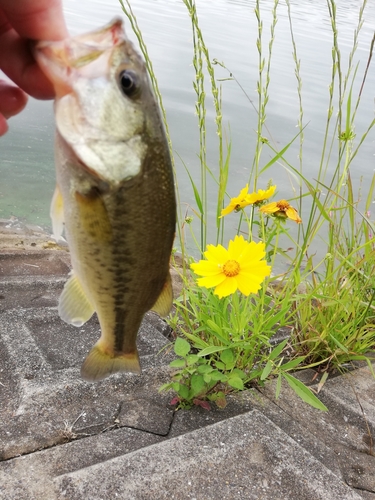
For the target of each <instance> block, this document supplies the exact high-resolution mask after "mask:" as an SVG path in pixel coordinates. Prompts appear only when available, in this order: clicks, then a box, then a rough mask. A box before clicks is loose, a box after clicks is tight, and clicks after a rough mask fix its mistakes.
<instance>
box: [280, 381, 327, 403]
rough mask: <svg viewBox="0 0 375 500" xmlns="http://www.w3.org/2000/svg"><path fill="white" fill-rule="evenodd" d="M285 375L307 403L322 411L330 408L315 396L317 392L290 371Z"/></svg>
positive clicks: (294, 389) (290, 384)
mask: <svg viewBox="0 0 375 500" xmlns="http://www.w3.org/2000/svg"><path fill="white" fill-rule="evenodd" d="M283 377H284V378H285V380H286V381H287V382H288V384H289V386H290V387H291V388H292V389H293V391H294V392H295V393H296V394H297V396H299V397H300V398H301V399H302V400H303V401H305V403H307V404H309V405H310V406H312V407H314V408H317V409H318V410H321V411H328V408H327V407H326V406H325V405H324V404H323V403H322V402H321V401H320V400H319V399H318V398H317V397H316V396H315V394H314V393H313V392H312V391H311V390H310V389H309V388H308V387H306V386H305V384H303V383H302V382H301V381H300V380H298V379H296V378H294V377H292V375H289V373H283Z"/></svg>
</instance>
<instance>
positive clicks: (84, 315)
mask: <svg viewBox="0 0 375 500" xmlns="http://www.w3.org/2000/svg"><path fill="white" fill-rule="evenodd" d="M58 311H59V315H60V317H61V319H62V320H63V321H65V322H66V323H68V324H69V325H73V326H82V325H83V324H84V323H86V321H88V320H89V319H90V318H91V316H92V315H93V314H94V312H95V309H94V307H93V306H92V304H91V303H90V301H89V300H88V298H87V297H86V294H85V292H84V291H83V289H82V286H81V284H80V282H79V281H78V279H77V277H76V275H75V274H74V272H73V273H72V275H71V277H70V278H69V280H68V281H67V282H66V283H65V286H64V289H63V291H62V293H61V295H60V299H59V306H58Z"/></svg>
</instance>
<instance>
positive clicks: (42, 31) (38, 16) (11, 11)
mask: <svg viewBox="0 0 375 500" xmlns="http://www.w3.org/2000/svg"><path fill="white" fill-rule="evenodd" d="M0 10H2V11H3V13H4V15H5V17H6V19H7V20H8V22H9V24H10V25H11V26H12V27H13V28H14V29H15V30H16V31H17V33H18V34H19V35H20V37H21V38H30V39H32V40H61V39H63V38H66V37H67V36H68V31H67V28H66V25H65V21H64V16H63V11H62V4H61V0H38V1H35V0H16V1H13V2H10V1H9V0H0ZM0 29H1V28H0ZM0 34H1V32H0Z"/></svg>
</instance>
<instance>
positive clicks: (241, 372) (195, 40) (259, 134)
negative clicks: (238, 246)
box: [120, 0, 375, 408]
mask: <svg viewBox="0 0 375 500" xmlns="http://www.w3.org/2000/svg"><path fill="white" fill-rule="evenodd" d="M181 1H182V2H183V3H184V5H185V6H186V12H187V15H188V16H189V17H190V20H191V29H192V61H193V67H194V71H195V79H194V81H193V87H194V91H195V94H196V107H195V112H196V116H197V121H198V130H199V144H198V145H197V153H198V157H199V163H200V179H199V182H198V181H197V180H196V179H194V178H193V176H192V175H191V173H190V172H189V171H188V175H189V179H190V181H191V187H192V191H193V194H194V199H195V202H196V207H195V211H196V213H197V214H198V216H199V220H200V227H199V235H197V234H196V233H195V232H193V233H192V237H193V240H194V241H196V243H197V246H198V249H199V252H200V253H201V254H203V252H204V250H205V248H206V245H207V243H216V244H218V243H223V237H224V222H225V218H222V217H220V215H221V210H222V209H223V207H224V206H225V205H226V204H227V202H228V200H229V193H227V185H228V176H229V173H230V168H231V167H230V160H231V147H232V146H231V143H230V141H229V142H227V143H225V141H224V136H225V135H224V128H223V110H222V93H221V87H220V81H219V79H218V78H217V77H216V73H215V72H216V66H217V65H220V66H221V67H223V68H224V69H227V68H226V65H225V63H219V62H218V61H217V60H213V61H212V60H211V58H210V54H209V50H208V48H207V46H206V44H205V40H204V34H203V33H202V30H201V28H200V24H199V17H198V12H197V6H196V4H195V1H194V0H181ZM120 3H121V5H122V7H123V9H124V12H125V14H126V15H127V16H128V18H129V19H130V21H131V23H132V26H133V29H134V30H135V33H136V35H137V38H138V40H139V42H140V47H141V50H142V52H143V54H144V56H145V59H146V61H147V65H148V70H149V73H150V76H151V81H152V84H153V85H154V89H155V92H156V95H157V96H158V99H159V103H160V105H161V107H162V109H163V106H162V100H161V95H160V92H159V89H158V87H157V82H156V79H155V76H154V73H153V70H152V65H151V62H150V61H149V57H148V54H147V49H146V46H145V44H144V42H143V39H142V35H141V32H140V29H139V27H138V25H137V22H136V18H135V16H134V13H133V12H132V10H131V7H130V3H129V2H128V0H126V5H125V4H124V3H123V1H122V0H120ZM366 5H367V0H363V1H362V3H361V4H360V6H359V8H358V19H357V25H356V28H355V30H354V32H353V41H352V46H351V49H350V52H349V56H348V59H347V62H346V64H345V62H344V61H343V58H342V55H341V50H340V44H339V37H338V34H339V28H338V23H337V5H336V1H335V0H327V11H328V13H329V18H330V22H331V36H332V51H331V57H332V72H331V81H330V84H329V87H328V111H327V116H326V123H325V130H324V138H323V142H322V144H321V146H320V151H321V154H320V162H319V169H318V173H317V174H316V175H315V176H314V177H315V178H313V179H312V178H310V176H309V173H308V172H306V171H305V168H304V164H305V161H304V160H305V153H304V131H305V127H306V126H307V123H304V103H303V79H302V74H301V61H300V59H299V57H298V45H297V43H296V38H295V34H294V21H293V6H292V4H291V2H290V1H289V0H286V7H287V15H288V20H289V31H290V39H291V44H292V58H293V61H294V71H295V77H296V79H295V81H296V91H297V99H298V120H297V130H298V131H297V133H295V132H293V135H292V134H291V138H290V141H289V142H288V143H287V144H285V145H283V146H282V147H281V148H278V147H277V145H276V144H275V143H274V141H273V140H272V135H271V131H270V130H269V129H268V126H267V110H268V107H269V105H270V103H269V101H270V100H269V97H270V95H269V92H270V81H271V74H272V72H271V68H272V63H273V49H274V44H277V20H278V9H279V8H280V5H279V1H278V0H274V3H273V9H272V14H271V23H270V28H269V30H270V32H269V36H268V40H269V41H268V43H267V42H265V41H264V24H263V13H262V2H260V0H257V1H256V3H255V9H254V15H255V17H256V22H257V27H258V36H257V40H256V50H257V53H258V79H257V89H256V92H257V104H256V105H255V104H254V102H253V100H252V99H251V98H250V97H249V95H248V94H247V93H246V91H245V90H244V89H243V87H242V85H241V82H239V81H238V80H237V78H236V76H235V75H234V74H233V73H232V72H231V71H230V69H228V72H229V78H230V79H231V80H233V84H237V85H239V87H240V88H241V89H242V91H243V92H244V94H245V96H246V97H247V99H248V100H249V102H250V103H251V106H253V108H254V109H255V110H256V112H257V130H256V144H255V148H254V156H253V160H252V167H251V169H250V171H249V185H250V187H251V189H252V190H254V191H256V190H257V188H258V186H261V187H264V186H265V184H266V183H267V182H268V179H267V177H266V176H267V175H268V170H269V169H270V168H271V167H272V166H273V165H274V164H276V163H279V164H282V165H283V167H284V168H285V169H286V170H287V171H288V172H289V173H290V175H291V177H292V178H294V179H296V180H297V184H298V191H297V192H296V193H294V194H293V200H294V201H293V203H294V204H297V205H298V209H299V211H301V209H302V204H303V213H304V220H303V223H302V224H301V225H299V226H298V231H297V235H296V236H294V235H293V234H292V233H291V232H290V231H289V230H288V228H287V226H286V225H285V224H283V222H280V221H279V220H277V219H273V218H267V217H264V216H262V215H260V214H259V212H258V209H257V206H256V205H252V206H250V207H248V208H247V209H244V210H243V211H242V212H241V214H239V215H238V218H239V223H238V231H237V233H238V234H239V233H240V232H241V233H243V234H246V235H247V238H248V239H249V240H253V239H255V240H258V239H259V238H260V239H261V240H262V241H264V242H265V243H266V247H267V255H268V259H269V261H270V262H271V264H272V266H274V265H275V264H276V263H277V262H280V261H282V262H284V263H287V264H288V270H287V271H286V272H283V273H282V274H279V275H276V276H273V277H272V278H270V280H268V281H266V283H265V284H264V286H263V288H262V290H261V291H260V293H259V296H255V297H254V298H253V299H245V301H244V302H237V301H238V300H241V299H239V298H238V295H236V294H234V295H233V296H232V298H231V299H225V300H219V299H218V298H217V297H215V296H214V294H213V293H212V292H210V291H209V292H207V291H204V290H202V289H199V287H195V286H194V285H192V282H191V279H192V278H191V277H190V275H189V272H188V270H187V267H186V265H185V264H186V261H187V260H189V259H190V257H189V256H188V255H187V252H186V239H185V238H186V236H185V234H184V226H185V225H186V218H185V217H184V216H183V215H182V214H181V211H180V212H179V223H178V224H179V232H178V235H179V244H180V248H181V251H182V253H183V259H182V262H183V263H184V266H183V268H184V269H183V278H184V280H185V283H186V285H187V286H186V287H185V288H184V289H183V291H182V295H181V297H179V298H177V301H176V311H175V314H174V315H173V316H172V317H171V319H170V322H171V324H172V326H173V327H174V329H175V331H176V332H177V333H178V334H179V335H182V336H183V337H185V338H186V339H188V340H189V342H190V343H191V344H192V345H193V346H194V348H195V349H196V350H197V354H194V355H192V354H189V349H190V348H188V347H186V344H184V345H182V344H181V343H179V347H177V350H176V353H177V354H178V355H179V356H181V357H182V358H183V359H182V360H180V361H178V362H177V364H175V367H176V368H179V371H178V372H177V375H176V377H177V378H176V379H175V380H174V382H172V384H170V385H168V387H173V388H174V389H175V390H176V391H177V393H178V395H179V401H182V400H185V401H193V400H196V401H200V402H201V401H202V400H203V399H204V398H205V397H206V398H208V399H210V397H211V399H215V400H218V401H219V402H220V404H223V397H224V396H225V394H224V396H223V389H222V388H223V387H227V389H228V387H229V388H231V389H233V388H235V389H240V388H243V387H246V386H247V384H248V383H249V382H250V381H252V382H254V380H257V381H258V383H262V382H263V381H264V380H265V379H266V378H268V377H269V376H277V377H278V383H277V389H276V391H277V393H278V392H279V391H280V387H281V385H280V384H281V378H282V377H283V378H285V380H286V381H287V382H288V383H289V384H290V385H291V386H292V387H293V388H294V389H295V390H296V391H297V392H298V393H299V394H300V396H301V397H302V398H303V399H304V400H306V401H308V402H309V403H310V404H314V405H318V407H319V404H318V403H317V402H316V401H315V400H314V398H313V397H312V395H311V393H310V392H306V391H307V389H306V390H305V389H303V388H302V387H301V385H300V383H299V382H298V381H297V382H296V380H295V379H294V378H293V377H291V375H290V374H288V373H287V372H288V371H290V370H291V369H300V368H302V367H304V366H310V367H320V368H319V369H320V370H330V369H331V368H334V367H336V368H342V367H343V366H344V365H345V364H346V363H347V362H350V361H353V360H360V359H361V360H366V361H367V362H368V364H369V366H371V364H370V358H371V356H370V355H369V352H372V353H373V355H374V348H375V302H374V298H375V277H374V275H373V271H372V270H373V269H374V265H375V239H374V235H375V228H374V227H373V224H372V223H371V221H370V218H369V211H370V206H371V203H372V200H373V199H374V196H375V194H374V189H375V177H373V178H372V181H371V183H370V184H369V186H365V187H364V186H362V188H361V192H360V193H355V192H354V190H353V185H352V178H351V166H352V163H353V160H354V158H355V157H356V155H357V154H358V151H359V150H360V148H361V147H362V144H363V143H364V141H366V139H368V136H369V134H370V132H371V130H372V129H373V127H374V125H375V119H373V120H372V121H370V122H369V123H368V125H367V127H366V129H365V131H364V132H363V133H362V135H361V136H359V137H357V136H356V132H355V125H356V117H357V115H358V113H360V104H361V99H362V93H363V88H364V87H365V85H366V83H367V82H366V79H367V75H368V69H369V66H370V63H371V59H372V55H373V48H374V40H375V35H374V37H373V38H372V40H369V42H368V60H367V61H366V65H365V68H364V70H363V69H361V67H360V66H359V64H354V60H355V54H356V51H357V47H358V37H359V34H360V32H361V29H362V27H363V20H364V16H365V12H366ZM302 64H303V61H302ZM360 71H362V75H361V74H360ZM207 77H208V81H207ZM358 79H359V80H360V81H361V85H360V88H359V90H358V91H357V92H356V93H355V90H354V89H355V88H356V87H355V85H354V83H355V82H357V81H358ZM208 94H210V99H212V100H213V103H214V110H215V123H216V135H217V148H218V165H217V166H216V167H215V168H210V167H209V165H208V163H207V154H206V135H207V116H206V109H207V104H206V101H207V99H208V97H207V95H208ZM318 104H319V103H318ZM322 105H324V106H325V103H324V104H322ZM249 112H250V107H249ZM163 116H164V120H165V125H166V128H167V121H166V116H165V113H164V111H163ZM167 133H168V128H167ZM267 136H268V137H269V138H267ZM295 141H298V143H299V155H298V161H297V162H296V164H292V163H290V161H288V160H287V158H286V153H287V151H288V150H289V148H290V147H291V145H292V144H293V143H294V142H295ZM270 154H271V159H270V160H268V161H267V162H266V163H265V161H264V157H265V155H267V156H269V155H270ZM264 163H265V165H264V166H262V165H263V164H264ZM332 166H333V168H332ZM328 167H329V168H328ZM208 177H211V178H212V179H214V181H215V184H216V186H217V189H216V192H214V193H213V192H212V190H210V193H208V190H207V179H208ZM177 181H178V179H177ZM177 184H178V182H177ZM323 192H324V193H325V196H323V195H322V193H323ZM236 194H237V193H230V195H232V196H233V195H236ZM208 200H209V201H210V203H211V204H212V203H215V204H216V216H215V218H214V220H210V219H209V216H208ZM361 200H364V207H363V202H362V205H361V203H360V202H361ZM361 209H362V211H361ZM306 214H307V215H306ZM214 224H215V225H216V241H215V242H212V241H207V238H208V236H207V235H208V232H207V228H208V226H209V225H214ZM190 227H191V226H190ZM317 239H319V240H320V241H321V245H324V247H325V251H323V252H321V253H320V257H317V256H316V255H315V248H316V246H315V244H316V243H315V242H316V240H317ZM281 240H283V241H285V240H286V241H288V240H289V241H290V243H291V246H292V247H293V248H294V249H295V251H294V254H292V255H291V254H289V253H288V254H287V253H285V251H283V250H282V249H281V248H280V244H279V242H280V241H281ZM321 255H323V257H322V256H321ZM275 269H277V266H276V265H275ZM189 280H190V281H189ZM234 311H237V313H236V314H234ZM239 315H240V316H241V317H242V319H243V321H241V325H242V326H241V327H239V323H238V320H239V317H238V316H239ZM275 318H276V320H274V319H275ZM280 326H286V327H289V328H290V332H291V336H290V339H289V341H288V346H289V351H288V355H287V359H286V358H285V356H286V354H285V351H284V347H285V346H286V344H287V341H285V342H283V343H282V344H280V346H279V347H277V348H273V347H272V344H271V340H272V337H273V335H274V334H275V332H276V330H277V328H278V327H280ZM246 330H249V331H250V332H251V338H249V339H247V337H246V335H247V333H246ZM249 335H250V334H249ZM245 337H246V338H245ZM290 353H292V354H290ZM207 367H208V368H207ZM216 372H217V373H219V375H218V374H217V373H216ZM215 377H216V378H215ZM218 385H219V386H220V388H221V389H220V390H219V389H218V388H217V387H218ZM224 393H225V391H224ZM218 394H219V396H218ZM320 407H321V406H320ZM321 408H322V407H321Z"/></svg>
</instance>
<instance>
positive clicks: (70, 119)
mask: <svg viewBox="0 0 375 500" xmlns="http://www.w3.org/2000/svg"><path fill="white" fill-rule="evenodd" d="M36 57H37V60H38V62H39V65H40V67H41V68H42V69H43V70H44V72H45V73H46V75H47V76H48V77H49V78H50V80H51V81H52V82H53V84H54V86H55V90H56V101H55V117H56V129H57V131H56V178H57V179H56V190H55V194H54V196H53V200H52V205H51V216H52V223H53V230H54V234H55V237H56V238H57V237H60V236H61V234H62V231H63V228H64V226H65V236H66V239H67V241H68V245H69V249H70V253H71V260H72V268H73V271H72V274H71V276H70V278H69V280H68V282H67V283H66V285H65V287H64V290H63V292H62V295H61V297H60V300H59V307H58V310H59V314H60V316H61V318H62V319H63V320H64V321H66V322H67V323H69V324H72V325H75V326H81V325H82V324H83V323H85V322H86V321H87V320H88V319H89V318H90V317H91V316H92V314H93V313H94V312H96V313H97V315H98V319H99V322H100V326H101V337H100V339H99V340H98V342H97V343H96V344H95V346H94V347H93V348H92V350H91V351H90V353H89V354H88V356H87V358H86V359H85V361H84V363H83V365H82V368H81V374H82V377H83V378H84V379H86V380H89V381H94V380H100V379H102V378H104V377H106V376H108V375H110V374H111V373H115V372H122V371H125V372H134V373H139V372H140V364H139V357H138V352H137V347H136V338H137V333H138V330H139V327H140V324H141V322H142V319H143V316H144V314H145V313H146V312H147V311H148V310H150V309H153V310H155V311H157V312H158V313H159V314H161V315H163V316H164V315H166V314H168V312H169V310H170V308H171V305H172V300H173V297H172V287H171V279H170V274H169V260H170V255H171V250H172V245H173V239H174V233H175V224H176V202H175V194H174V180H173V172H172V167H171V160H170V156H169V148H168V144H167V140H166V136H165V131H164V128H163V125H162V121H161V118H160V113H159V109H158V106H157V104H156V101H155V98H154V95H153V93H152V90H151V87H150V83H149V80H148V76H147V72H146V68H145V65H144V63H143V61H142V59H141V58H140V56H139V55H138V54H137V52H136V51H135V50H134V48H133V46H132V44H131V43H130V42H129V40H128V39H127V38H126V36H125V34H124V31H123V28H122V22H121V20H114V21H113V22H112V23H111V24H110V25H108V26H106V27H104V28H103V29H101V30H98V31H95V32H92V33H89V34H87V35H82V36H79V37H75V38H71V39H67V40H64V41H63V42H51V43H45V42H42V43H39V44H38V45H37V48H36Z"/></svg>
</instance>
